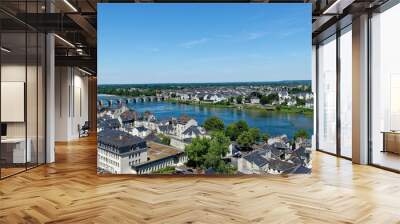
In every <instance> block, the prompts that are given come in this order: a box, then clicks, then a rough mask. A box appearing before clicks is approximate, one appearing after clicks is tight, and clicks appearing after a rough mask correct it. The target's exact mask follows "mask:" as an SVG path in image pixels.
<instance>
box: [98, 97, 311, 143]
mask: <svg viewBox="0 0 400 224" xmlns="http://www.w3.org/2000/svg"><path fill="white" fill-rule="evenodd" d="M104 98H107V97H106V96H99V99H104ZM128 107H129V108H131V109H134V110H135V111H138V112H141V113H143V112H145V111H150V112H152V113H153V114H154V115H155V116H156V117H157V119H159V120H162V119H165V118H170V117H179V116H180V115H183V114H186V115H188V116H190V117H193V118H194V119H196V120H197V121H198V122H199V124H200V125H202V124H203V123H204V121H205V120H206V119H207V118H208V117H210V116H217V117H219V118H221V119H222V120H223V121H224V123H225V125H228V124H231V123H234V122H236V121H238V120H245V121H247V123H248V124H249V126H250V127H256V128H259V129H260V130H261V132H262V133H264V132H266V133H268V134H269V135H270V136H277V135H282V134H286V135H287V136H288V137H289V138H292V137H293V135H294V133H295V132H296V131H297V130H299V129H305V130H306V131H307V132H308V133H309V136H311V135H312V133H313V117H312V116H310V115H304V114H297V113H283V112H272V111H260V110H240V109H236V108H219V107H218V108H213V107H205V106H198V105H186V104H178V103H170V102H139V103H129V104H128Z"/></svg>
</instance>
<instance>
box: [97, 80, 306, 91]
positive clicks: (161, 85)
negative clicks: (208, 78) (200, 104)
mask: <svg viewBox="0 0 400 224" xmlns="http://www.w3.org/2000/svg"><path fill="white" fill-rule="evenodd" d="M262 85H269V86H282V85H284V86H297V85H311V80H282V81H265V82H219V83H154V84H100V85H99V87H100V88H107V87H108V88H156V89H171V88H172V89H174V88H185V87H218V86H262Z"/></svg>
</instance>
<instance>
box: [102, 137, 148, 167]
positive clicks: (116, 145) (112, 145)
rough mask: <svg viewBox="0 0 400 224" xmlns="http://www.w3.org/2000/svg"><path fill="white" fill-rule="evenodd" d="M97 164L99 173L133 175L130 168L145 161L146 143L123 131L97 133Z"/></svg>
mask: <svg viewBox="0 0 400 224" xmlns="http://www.w3.org/2000/svg"><path fill="white" fill-rule="evenodd" d="M97 152H98V155H97V164H98V168H99V169H100V172H102V171H105V172H109V173H115V174H121V173H124V174H128V173H133V171H132V170H131V166H134V165H136V164H140V163H144V162H146V161H147V145H146V142H145V141H144V140H143V139H142V138H139V137H137V136H133V135H130V134H128V133H126V132H123V131H116V130H104V131H101V132H99V133H98V141H97Z"/></svg>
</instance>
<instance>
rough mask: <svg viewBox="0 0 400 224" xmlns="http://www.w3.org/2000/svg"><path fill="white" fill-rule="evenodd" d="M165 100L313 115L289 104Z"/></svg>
mask: <svg viewBox="0 0 400 224" xmlns="http://www.w3.org/2000/svg"><path fill="white" fill-rule="evenodd" d="M165 101H166V102H170V103H177V104H184V105H193V106H202V107H213V108H235V109H240V110H258V111H270V112H276V113H297V114H298V113H300V114H304V115H307V116H312V115H313V112H314V111H313V110H312V109H308V108H298V107H289V106H263V105H253V104H231V103H211V102H201V101H200V102H193V101H183V100H176V99H167V100H165Z"/></svg>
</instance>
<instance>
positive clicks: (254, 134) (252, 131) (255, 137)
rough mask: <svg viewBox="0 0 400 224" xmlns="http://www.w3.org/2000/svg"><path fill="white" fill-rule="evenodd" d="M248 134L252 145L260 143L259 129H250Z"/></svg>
mask: <svg viewBox="0 0 400 224" xmlns="http://www.w3.org/2000/svg"><path fill="white" fill-rule="evenodd" d="M249 132H250V134H251V136H252V138H253V143H255V142H258V141H260V139H261V133H260V129H258V128H250V129H249Z"/></svg>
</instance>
